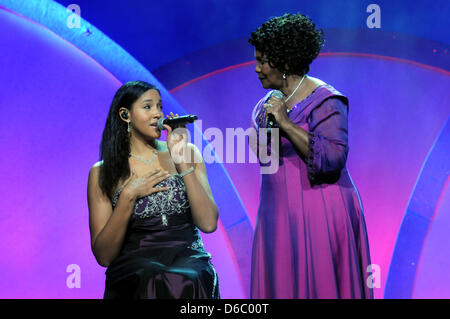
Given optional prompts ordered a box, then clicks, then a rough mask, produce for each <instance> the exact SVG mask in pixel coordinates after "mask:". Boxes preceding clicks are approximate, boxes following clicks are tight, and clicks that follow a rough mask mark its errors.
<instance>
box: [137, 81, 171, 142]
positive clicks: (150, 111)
mask: <svg viewBox="0 0 450 319" xmlns="http://www.w3.org/2000/svg"><path fill="white" fill-rule="evenodd" d="M130 115H131V116H130V120H131V127H132V131H131V134H133V133H136V132H137V133H140V134H142V135H143V136H145V137H149V138H152V139H157V138H160V137H161V130H160V129H159V128H158V125H157V123H158V120H159V119H160V118H162V117H164V114H163V112H162V102H161V96H160V95H159V93H158V91H156V90H153V89H151V90H148V91H146V92H145V93H144V94H142V95H141V96H140V97H139V98H138V99H137V100H136V102H134V103H133V105H132V107H131V112H130Z"/></svg>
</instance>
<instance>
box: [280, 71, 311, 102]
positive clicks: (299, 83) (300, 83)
mask: <svg viewBox="0 0 450 319" xmlns="http://www.w3.org/2000/svg"><path fill="white" fill-rule="evenodd" d="M305 76H306V75H304V76H303V77H302V79H301V81H300V82H298V85H297V87H296V88H295V90H294V91H292V93H291V95H289V96H288V98H287V99H286V100H284V103H286V102H287V101H289V99H290V98H291V97H292V96H293V95H294V94H295V92H297V90H298V88H299V87H300V85H302V83H303V80H304V79H305Z"/></svg>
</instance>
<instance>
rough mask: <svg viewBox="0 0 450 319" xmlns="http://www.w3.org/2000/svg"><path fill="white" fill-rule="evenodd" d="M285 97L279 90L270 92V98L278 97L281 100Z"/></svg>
mask: <svg viewBox="0 0 450 319" xmlns="http://www.w3.org/2000/svg"><path fill="white" fill-rule="evenodd" d="M283 96H284V94H283V92H281V91H279V90H273V91H272V92H270V97H277V98H279V99H280V100H281V99H282V98H283Z"/></svg>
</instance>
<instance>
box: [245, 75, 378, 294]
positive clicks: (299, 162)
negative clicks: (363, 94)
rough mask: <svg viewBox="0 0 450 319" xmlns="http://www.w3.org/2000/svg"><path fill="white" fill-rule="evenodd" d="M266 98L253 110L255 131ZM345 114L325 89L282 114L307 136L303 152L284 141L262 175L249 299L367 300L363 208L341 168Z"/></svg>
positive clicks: (337, 97)
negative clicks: (272, 169)
mask: <svg viewBox="0 0 450 319" xmlns="http://www.w3.org/2000/svg"><path fill="white" fill-rule="evenodd" d="M267 97H268V95H266V96H265V97H264V98H263V99H261V100H260V101H259V103H258V104H257V105H256V106H255V108H254V110H253V114H252V124H253V126H254V127H255V128H256V130H257V131H258V129H259V127H264V116H265V115H264V112H265V111H264V108H263V104H264V102H265V101H266V99H267ZM347 113H348V101H347V98H346V97H344V96H343V95H342V94H340V93H339V92H338V91H336V90H335V89H334V88H333V87H331V86H329V85H325V84H324V85H320V86H319V87H317V88H316V89H315V90H314V91H313V92H312V93H311V94H310V95H309V96H308V97H307V98H305V99H304V100H303V101H301V102H300V103H299V104H297V105H296V106H294V108H293V109H292V110H291V112H290V113H289V114H288V116H289V119H290V120H291V121H292V122H294V123H295V124H297V125H298V126H300V127H302V128H304V129H305V130H306V131H308V132H309V154H308V156H307V157H306V158H301V157H300V156H299V155H298V154H297V153H296V151H295V149H294V147H293V145H292V144H291V143H290V141H289V140H288V139H287V138H285V137H284V136H283V135H282V136H281V143H280V149H279V154H280V156H279V169H278V171H277V172H276V173H275V174H262V175H261V193H260V203H259V208H258V215H257V221H256V227H255V233H254V238H253V252H252V276H251V297H252V298H285V299H288V298H330V299H335V298H373V289H372V288H371V287H369V285H368V284H367V279H368V276H369V275H370V274H369V273H368V272H367V271H368V269H367V267H368V266H369V265H370V254H369V245H368V239H367V231H366V226H365V222H364V216H363V209H362V204H361V200H360V198H359V194H358V191H357V189H356V187H355V186H354V184H353V182H352V179H351V178H350V175H349V173H348V171H347V169H346V166H345V163H346V159H347V153H348V144H347Z"/></svg>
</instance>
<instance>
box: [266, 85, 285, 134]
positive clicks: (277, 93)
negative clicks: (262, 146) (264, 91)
mask: <svg viewBox="0 0 450 319" xmlns="http://www.w3.org/2000/svg"><path fill="white" fill-rule="evenodd" d="M283 96H284V94H283V92H281V91H279V90H273V91H272V92H270V94H269V97H268V98H267V100H266V102H264V103H267V101H269V100H270V98H271V97H277V98H279V99H282V98H283ZM267 121H268V122H267V125H266V128H267V133H270V132H271V129H272V128H274V127H278V126H277V122H276V121H275V117H274V116H273V114H268V115H267Z"/></svg>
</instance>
